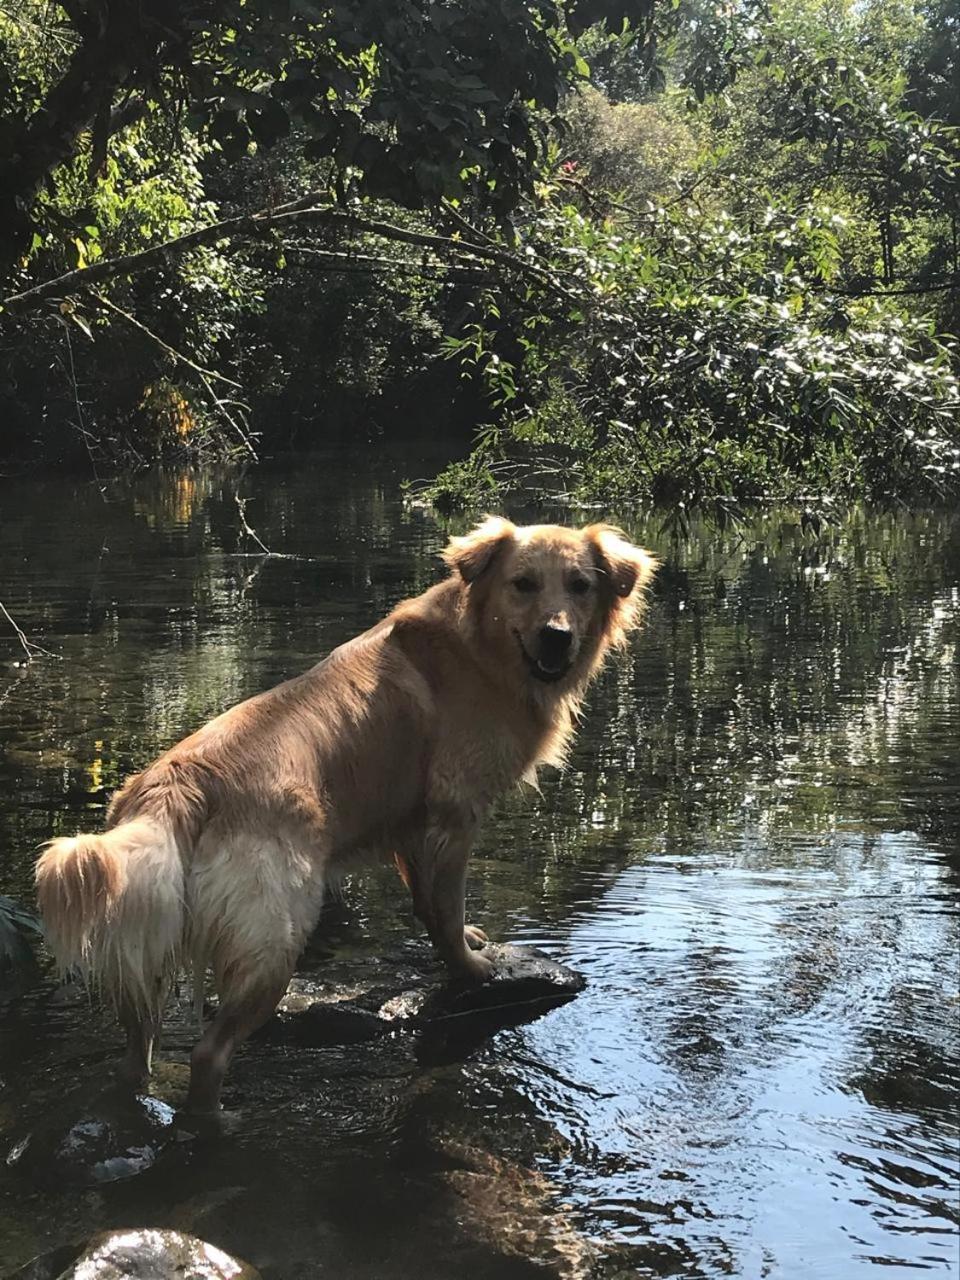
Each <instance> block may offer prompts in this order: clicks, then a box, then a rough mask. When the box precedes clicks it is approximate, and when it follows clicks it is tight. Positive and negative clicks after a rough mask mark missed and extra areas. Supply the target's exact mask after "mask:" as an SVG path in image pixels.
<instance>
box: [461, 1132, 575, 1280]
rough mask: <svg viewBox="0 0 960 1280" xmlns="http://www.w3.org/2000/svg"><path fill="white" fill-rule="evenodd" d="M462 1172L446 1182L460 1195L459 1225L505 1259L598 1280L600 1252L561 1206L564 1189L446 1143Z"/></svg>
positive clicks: (560, 1277) (567, 1279)
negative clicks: (561, 1194)
mask: <svg viewBox="0 0 960 1280" xmlns="http://www.w3.org/2000/svg"><path fill="white" fill-rule="evenodd" d="M443 1150H444V1152H445V1154H446V1155H447V1156H448V1157H450V1158H451V1159H453V1160H455V1161H456V1162H457V1163H458V1164H459V1165H460V1166H461V1167H460V1168H458V1169H453V1170H450V1171H448V1172H447V1173H446V1174H445V1175H444V1176H445V1179H446V1181H447V1183H448V1184H449V1185H450V1187H451V1188H452V1189H453V1190H454V1192H455V1193H456V1195H457V1197H458V1199H459V1203H458V1206H457V1219H458V1221H459V1222H461V1223H462V1224H463V1225H464V1226H465V1227H466V1228H467V1230H468V1231H469V1232H470V1233H471V1234H472V1235H474V1236H476V1237H477V1238H478V1239H480V1240H483V1241H485V1242H486V1243H487V1244H488V1245H490V1247H491V1248H494V1249H496V1250H497V1252H498V1253H501V1254H503V1255H505V1256H506V1257H513V1258H522V1259H523V1260H524V1261H526V1262H532V1263H534V1264H535V1265H536V1266H537V1268H538V1269H539V1270H541V1271H542V1273H543V1274H545V1275H549V1276H554V1277H556V1278H557V1280H587V1278H588V1277H589V1276H592V1275H595V1274H596V1262H597V1258H598V1251H597V1249H596V1247H595V1245H593V1244H592V1243H591V1242H590V1240H589V1239H588V1238H587V1237H586V1236H585V1235H584V1234H583V1233H582V1232H581V1231H580V1230H578V1229H577V1226H576V1224H575V1222H574V1220H573V1218H572V1217H571V1215H570V1214H569V1212H568V1211H567V1210H566V1209H564V1208H563V1207H562V1206H561V1205H560V1203H559V1198H560V1189H559V1187H557V1186H555V1185H554V1184H553V1183H551V1182H550V1181H548V1179H546V1178H545V1177H544V1176H543V1174H541V1173H539V1172H538V1171H537V1170H536V1169H525V1168H523V1167H522V1166H521V1165H519V1164H516V1163H514V1162H512V1161H509V1160H505V1159H503V1158H501V1157H499V1156H497V1155H494V1154H493V1152H490V1151H483V1150H481V1149H480V1148H478V1147H472V1146H468V1145H467V1144H466V1143H456V1142H446V1143H444V1144H443Z"/></svg>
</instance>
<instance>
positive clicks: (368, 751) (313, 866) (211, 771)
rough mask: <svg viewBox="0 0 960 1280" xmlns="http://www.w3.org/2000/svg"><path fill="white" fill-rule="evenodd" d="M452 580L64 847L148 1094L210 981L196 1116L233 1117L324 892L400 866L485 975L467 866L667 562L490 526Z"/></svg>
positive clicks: (43, 862)
mask: <svg viewBox="0 0 960 1280" xmlns="http://www.w3.org/2000/svg"><path fill="white" fill-rule="evenodd" d="M444 559H445V561H446V563H447V565H448V567H449V569H450V571H451V572H450V575H449V577H447V579H446V580H445V581H443V582H440V583H439V584H438V585H437V586H435V587H432V588H431V589H430V590H429V591H426V592H425V593H424V594H423V595H421V596H418V597H416V598H415V599H412V600H407V601H405V602H404V603H402V604H400V605H398V606H397V608H396V609H394V611H393V612H392V613H391V614H390V615H389V617H387V618H385V619H384V620H383V621H382V622H380V623H378V624H377V625H376V626H375V627H373V628H371V630H369V631H367V632H365V633H364V634H363V635H361V636H359V637H357V638H356V639H354V640H351V641H349V643H347V644H344V645H342V646H341V647H340V648H338V649H336V650H334V652H333V653H331V654H330V656H329V657H328V658H326V659H325V660H324V661H323V662H320V663H319V664H318V665H317V666H315V667H313V668H312V669H311V670H310V671H307V672H306V673H305V674H304V675H301V676H298V677H297V678H296V679H293V680H289V681H287V683H285V684H282V685H279V686H278V687H277V688H275V689H272V690H270V691H269V692H268V693H263V694H260V695H259V696H257V697H254V698H251V699H249V700H248V701H247V702H242V703H240V704H239V705H238V706H236V707H233V708H232V709H231V710H229V711H227V712H225V713H224V714H223V715H221V716H218V717H217V718H216V719H214V720H211V721H210V722H209V724H206V725H204V727H203V728H202V729H200V730H199V731H198V732H197V733H195V734H193V735H192V736H191V737H189V738H186V739H185V740H184V741H183V742H181V743H180V744H179V745H178V746H175V747H174V748H172V750H170V751H168V752H167V753H166V754H165V755H163V756H161V757H160V759H159V760H157V761H156V762H155V763H154V764H152V765H151V766H150V767H149V768H148V769H146V770H144V772H143V773H141V774H138V775H137V776H136V777H134V778H131V779H130V780H129V781H128V782H127V783H126V785H125V786H124V787H123V788H122V790H120V791H119V792H118V793H117V795H116V796H115V797H114V799H113V801H112V803H111V805H110V809H109V811H108V816H107V829H106V831H105V832H104V833H103V834H102V835H78V836H76V837H73V838H61V839H57V840H54V841H52V842H51V844H50V845H49V846H48V848H47V850H46V851H45V852H44V853H43V855H42V856H41V858H40V860H39V862H38V864H37V873H36V876H37V890H38V896H39V901H40V909H41V913H42V916H43V920H44V924H45V926H46V930H47V937H48V939H49V941H50V945H51V946H52V948H53V950H54V952H55V953H56V956H57V959H58V961H59V963H60V965H61V966H62V967H63V968H65V969H66V968H70V967H73V966H78V967H79V968H80V969H81V970H82V971H83V972H84V973H85V974H86V976H87V977H88V979H89V980H90V981H91V983H92V984H93V985H94V986H96V987H98V988H100V989H102V990H103V991H104V993H105V994H106V995H107V996H108V997H109V998H110V999H111V1001H112V1002H113V1004H114V1005H115V1007H116V1010H117V1014H118V1016H119V1018H120V1020H121V1022H122V1023H123V1025H124V1027H125V1028H126V1031H127V1038H128V1040H127V1054H126V1057H125V1059H124V1065H123V1068H122V1072H123V1074H124V1075H125V1076H126V1077H127V1078H128V1079H130V1080H131V1081H132V1082H135V1083H138V1084H139V1083H142V1081H143V1080H144V1079H145V1077H146V1076H147V1075H148V1074H149V1071H150V1060H151V1054H152V1049H153V1042H154V1038H155V1036H156V1034H157V1032H158V1029H159V1025H160V1019H161V1016H162V1011H163V1007H164V1004H165V1001H166V998H167V996H168V994H169V990H170V987H171V984H172V982H173V980H174V978H175V976H176V974H177V972H178V971H179V970H180V969H181V968H182V967H185V966H191V965H192V967H193V969H194V974H195V981H196V982H199V983H200V984H202V980H203V975H204V974H205V972H206V970H207V968H208V967H210V968H212V970H213V974H214V978H215V982H216V987H217V991H218V993H219V996H220V1005H219V1011H218V1013H217V1015H216V1017H215V1018H214V1019H213V1021H212V1022H211V1023H210V1025H209V1026H208V1027H207V1029H206V1030H205V1032H204V1034H203V1036H202V1038H201V1039H200V1040H199V1042H198V1043H197V1045H196V1047H195V1048H194V1050H193V1054H192V1057H191V1074H190V1088H189V1093H188V1096H187V1109H188V1110H193V1111H210V1110H213V1109H215V1108H216V1107H217V1105H218V1102H219V1096H220V1088H221V1084H222V1082H223V1076H224V1073H225V1071H226V1069H227V1065H228V1063H229V1061H230V1057H231V1055H232V1053H233V1051H234V1049H235V1048H236V1046H237V1045H238V1044H239V1043H241V1042H242V1041H243V1040H245V1039H246V1038H247V1037H248V1036H249V1035H250V1034H251V1033H252V1032H253V1031H254V1030H256V1028H257V1027H259V1026H260V1025H261V1024H262V1023H263V1022H265V1021H266V1019H267V1018H269V1017H270V1015H271V1013H272V1012H273V1010H274V1008H275V1007H276V1005H277V1003H278V1001H279V1000H280V998H281V997H282V996H283V994H284V992H285V990H286V987H287V983H288V982H289V979H290V977H291V974H292V973H293V970H294V966H295V964H296V961H297V957H298V955H299V953H300V951H301V949H302V947H303V945H304V942H305V940H306V938H307V937H308V935H309V934H310V932H311V930H312V929H313V927H314V925H315V924H316V921H317V918H318V916H319V913H320V908H321V905H322V902H323V897H324V888H325V886H327V885H329V884H330V883H331V882H332V881H335V880H336V879H338V878H339V877H340V876H342V875H343V874H344V873H345V872H346V871H349V870H350V869H351V868H352V867H354V866H356V865H357V863H358V861H362V860H363V859H370V858H383V857H393V858H394V859H395V860H396V863H397V866H398V867H399V869H400V872H401V875H402V877H403V879H404V881H405V883H406V884H407V886H408V888H409V890H410V893H411V895H412V898H413V907H414V911H415V913H416V914H417V916H418V917H419V919H420V920H421V921H422V922H423V924H424V925H425V927H426V929H427V932H428V933H429V935H430V938H431V940H432V941H433V943H434V945H435V947H436V948H437V950H438V952H439V953H440V955H441V956H442V957H443V958H444V960H445V961H446V963H447V965H448V966H449V968H450V969H451V971H452V972H453V973H455V974H457V975H459V976H461V977H463V978H466V979H469V980H472V981H475V982H483V981H485V980H486V979H487V978H489V977H490V976H491V972H492V965H491V961H490V960H489V958H488V957H487V956H485V955H484V943H485V941H486V937H485V935H484V934H483V932H482V931H481V930H479V929H477V928H474V927H472V926H470V925H466V924H465V923H464V887H465V882H466V872H467V859H468V856H469V853H470V847H471V845H472V843H473V838H474V834H475V832H476V830H477V825H478V823H479V822H480V820H481V818H482V817H483V814H484V813H485V811H486V810H487V809H488V807H489V806H490V804H491V803H492V801H493V800H494V799H495V798H496V797H497V796H498V795H500V794H501V793H502V792H503V791H504V790H506V789H507V788H508V787H510V786H511V785H513V784H515V783H516V782H517V781H519V780H520V779H522V778H527V779H530V778H532V776H533V775H534V773H535V771H536V769H537V767H538V766H539V765H541V764H545V763H550V764H559V763H560V762H562V760H563V756H564V751H565V748H566V746H567V743H568V741H569V739H570V735H571V732H572V730H573V726H574V720H575V717H576V714H577V710H578V707H579V704H580V700H581V698H582V696H583V694H584V691H585V690H586V687H587V685H588V683H589V681H590V679H591V677H592V676H593V675H594V674H595V673H596V671H597V670H598V668H599V666H600V664H601V662H602V660H603V657H604V654H605V653H606V652H607V651H608V650H609V649H610V648H611V647H613V646H618V645H622V644H623V643H624V641H625V638H626V635H627V633H628V632H629V631H630V630H631V629H632V628H633V627H634V626H636V625H637V623H638V622H639V620H640V615H641V612H642V607H643V603H644V597H645V588H646V586H647V584H648V583H649V581H650V579H651V577H652V575H653V572H654V569H655V562H654V560H653V558H652V557H651V556H650V555H649V554H648V553H647V552H646V551H643V550H641V549H640V548H638V547H635V546H632V545H631V544H630V543H629V542H627V540H626V539H625V538H624V537H623V536H622V535H621V534H620V533H619V532H618V531H617V530H615V529H612V528H610V527H608V526H605V525H591V526H589V527H588V528H585V529H581V530H572V529H565V528H560V527H559V526H555V525H534V526H531V527H527V528H519V527H517V526H515V525H513V524H511V523H510V522H509V521H507V520H502V519H497V518H490V519H488V520H486V521H485V523H483V524H482V525H480V526H479V528H477V529H475V530H474V531H473V532H472V533H469V534H467V535H466V536H465V537H460V538H453V539H452V541H451V542H450V544H449V546H448V547H447V549H446V551H445V553H444Z"/></svg>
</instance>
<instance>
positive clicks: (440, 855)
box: [409, 816, 493, 982]
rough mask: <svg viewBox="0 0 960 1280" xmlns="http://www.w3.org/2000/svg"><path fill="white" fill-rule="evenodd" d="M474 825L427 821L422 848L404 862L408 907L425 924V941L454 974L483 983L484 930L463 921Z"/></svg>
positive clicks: (488, 971)
mask: <svg viewBox="0 0 960 1280" xmlns="http://www.w3.org/2000/svg"><path fill="white" fill-rule="evenodd" d="M475 829H476V828H475V824H473V823H469V822H464V821H450V820H449V819H448V818H447V817H446V816H445V817H444V820H443V821H439V820H434V821H430V822H428V823H427V830H426V836H425V839H424V844H423V848H422V850H420V851H418V853H417V856H416V857H415V858H414V859H411V860H410V865H409V874H410V881H409V883H410V889H411V892H412V893H413V906H414V911H416V913H417V915H418V916H419V917H420V919H421V920H422V921H423V923H424V924H425V925H426V927H427V932H428V933H429V934H430V940H431V941H432V942H433V945H434V946H435V947H436V948H437V951H438V952H439V953H440V955H441V956H442V957H443V959H444V961H445V962H446V964H447V967H448V968H449V969H450V970H451V972H452V973H454V974H455V975H456V976H457V977H460V978H468V979H469V980H470V981H472V982H486V981H487V979H488V978H490V977H492V975H493V963H492V962H491V961H490V960H488V959H487V957H486V956H485V955H483V954H482V953H481V948H482V947H483V944H484V942H485V941H486V934H484V933H483V931H482V930H481V929H477V928H474V927H473V926H472V925H471V926H467V925H465V923H464V896H465V892H466V884H467V862H468V861H469V858H470V850H471V848H472V847H473V837H474V831H475Z"/></svg>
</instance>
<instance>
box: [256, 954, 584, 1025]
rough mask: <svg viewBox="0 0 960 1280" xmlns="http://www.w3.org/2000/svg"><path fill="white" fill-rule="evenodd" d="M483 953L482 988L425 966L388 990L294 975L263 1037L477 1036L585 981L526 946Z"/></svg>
mask: <svg viewBox="0 0 960 1280" xmlns="http://www.w3.org/2000/svg"><path fill="white" fill-rule="evenodd" d="M484 955H486V956H488V957H489V958H490V959H491V960H493V962H494V965H495V966H496V968H495V972H494V976H493V978H492V979H491V980H490V981H489V982H486V983H484V984H483V985H482V986H473V985H469V984H465V983H458V982H451V981H450V980H449V978H448V976H447V974H446V971H445V970H443V969H442V968H440V967H439V966H437V965H436V964H430V963H429V962H428V964H427V965H426V966H425V968H424V970H423V971H421V972H420V973H415V972H414V973H412V974H408V975H406V976H407V980H408V981H411V982H412V983H413V984H414V985H411V986H410V987H408V988H407V989H406V990H404V991H401V992H400V993H399V994H390V995H388V994H387V990H388V988H387V989H385V987H384V985H383V984H373V985H370V986H368V987H366V988H365V989H364V990H363V991H360V992H349V993H348V992H347V991H346V990H345V989H343V988H341V987H339V986H337V985H335V984H331V985H330V986H326V985H323V984H319V983H311V982H309V981H306V980H304V979H294V981H293V982H292V983H291V985H290V988H289V989H288V991H287V994H286V995H285V996H284V998H283V1000H282V1001H281V1003H280V1006H279V1008H278V1011H277V1013H278V1016H277V1017H276V1018H275V1019H273V1020H272V1021H271V1023H270V1024H269V1025H268V1026H267V1027H266V1028H265V1029H264V1031H263V1033H262V1034H263V1036H264V1038H266V1039H269V1040H275V1041H280V1042H285V1043H292V1044H298V1045H303V1046H305V1047H310V1048H326V1047H330V1046H334V1045H349V1044H360V1043H362V1042H364V1041H367V1040H373V1039H376V1038H377V1037H378V1036H381V1035H383V1034H384V1033H386V1032H388V1031H391V1030H393V1031H397V1030H417V1031H422V1032H424V1033H425V1035H426V1036H427V1038H428V1039H429V1040H430V1042H431V1043H434V1042H447V1041H456V1043H457V1045H458V1047H462V1043H463V1041H464V1040H474V1039H477V1040H478V1039H482V1038H484V1037H485V1036H487V1035H490V1034H492V1033H493V1032H494V1031H496V1030H498V1029H499V1028H501V1027H505V1026H515V1025H518V1024H520V1023H522V1022H527V1021H529V1020H530V1019H531V1018H536V1017H538V1016H539V1015H540V1014H541V1013H543V1012H544V1011H545V1010H547V1009H549V1008H553V1007H554V1006H556V1005H558V1004H563V1003H565V1002H566V1001H567V1000H570V999H572V998H573V997H574V996H575V995H576V994H577V993H578V992H579V991H582V990H583V988H584V986H585V985H586V984H585V982H584V979H583V978H582V977H581V976H580V974H578V973H576V972H574V970H573V969H569V968H567V966H566V965H562V964H558V963H557V962H556V961H555V960H551V959H550V957H549V956H546V955H544V954H543V952H541V951H536V950H534V948H532V947H515V946H510V945H507V944H503V945H501V944H497V943H488V944H487V946H486V947H485V948H484Z"/></svg>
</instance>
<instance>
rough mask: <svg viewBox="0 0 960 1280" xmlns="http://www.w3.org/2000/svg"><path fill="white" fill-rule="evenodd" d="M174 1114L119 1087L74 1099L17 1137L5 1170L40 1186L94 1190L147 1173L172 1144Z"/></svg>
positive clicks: (151, 1100) (166, 1105)
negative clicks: (16, 1170) (26, 1176)
mask: <svg viewBox="0 0 960 1280" xmlns="http://www.w3.org/2000/svg"><path fill="white" fill-rule="evenodd" d="M175 1118H176V1113H175V1111H174V1109H173V1107H171V1106H169V1105H168V1104H167V1103H165V1102H162V1101H161V1100H160V1099H159V1098H153V1097H149V1096H146V1095H143V1096H141V1095H137V1096H132V1095H130V1094H129V1093H128V1092H126V1091H125V1090H123V1089H121V1088H120V1087H118V1086H114V1085H111V1086H108V1087H107V1088H106V1089H100V1090H99V1091H97V1092H96V1093H95V1094H94V1095H93V1096H92V1097H90V1096H87V1094H86V1093H82V1094H75V1095H74V1096H73V1097H71V1098H69V1099H68V1100H67V1101H66V1102H65V1103H63V1104H62V1105H61V1106H60V1107H57V1108H56V1109H55V1110H54V1111H53V1112H52V1113H51V1114H50V1115H48V1116H46V1117H44V1118H43V1119H42V1120H41V1121H39V1122H38V1123H37V1125H36V1126H35V1127H34V1128H33V1129H32V1130H31V1131H30V1132H29V1133H27V1134H25V1135H24V1136H23V1137H21V1138H20V1139H19V1140H18V1141H17V1142H16V1143H15V1144H14V1145H13V1147H12V1148H11V1149H10V1150H9V1152H8V1153H7V1157H6V1160H7V1164H8V1165H9V1166H10V1167H12V1168H22V1169H24V1170H25V1171H26V1172H27V1173H28V1174H29V1175H30V1176H31V1177H33V1178H34V1179H35V1180H36V1181H38V1182H41V1183H51V1182H52V1183H56V1184H57V1185H59V1184H61V1183H73V1184H79V1185H82V1186H96V1185H98V1184H100V1183H105V1182H116V1181H118V1180H120V1179H123V1178H131V1177H134V1176H136V1175H137V1174H139V1173H143V1172H144V1171H145V1170H146V1169H149V1168H150V1167H151V1166H152V1165H153V1164H154V1163H155V1162H156V1160H157V1158H158V1156H159V1155H160V1153H161V1152H162V1151H163V1150H164V1149H165V1148H166V1147H168V1146H169V1145H170V1143H171V1142H173V1141H174V1138H175V1126H174V1120H175Z"/></svg>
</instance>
